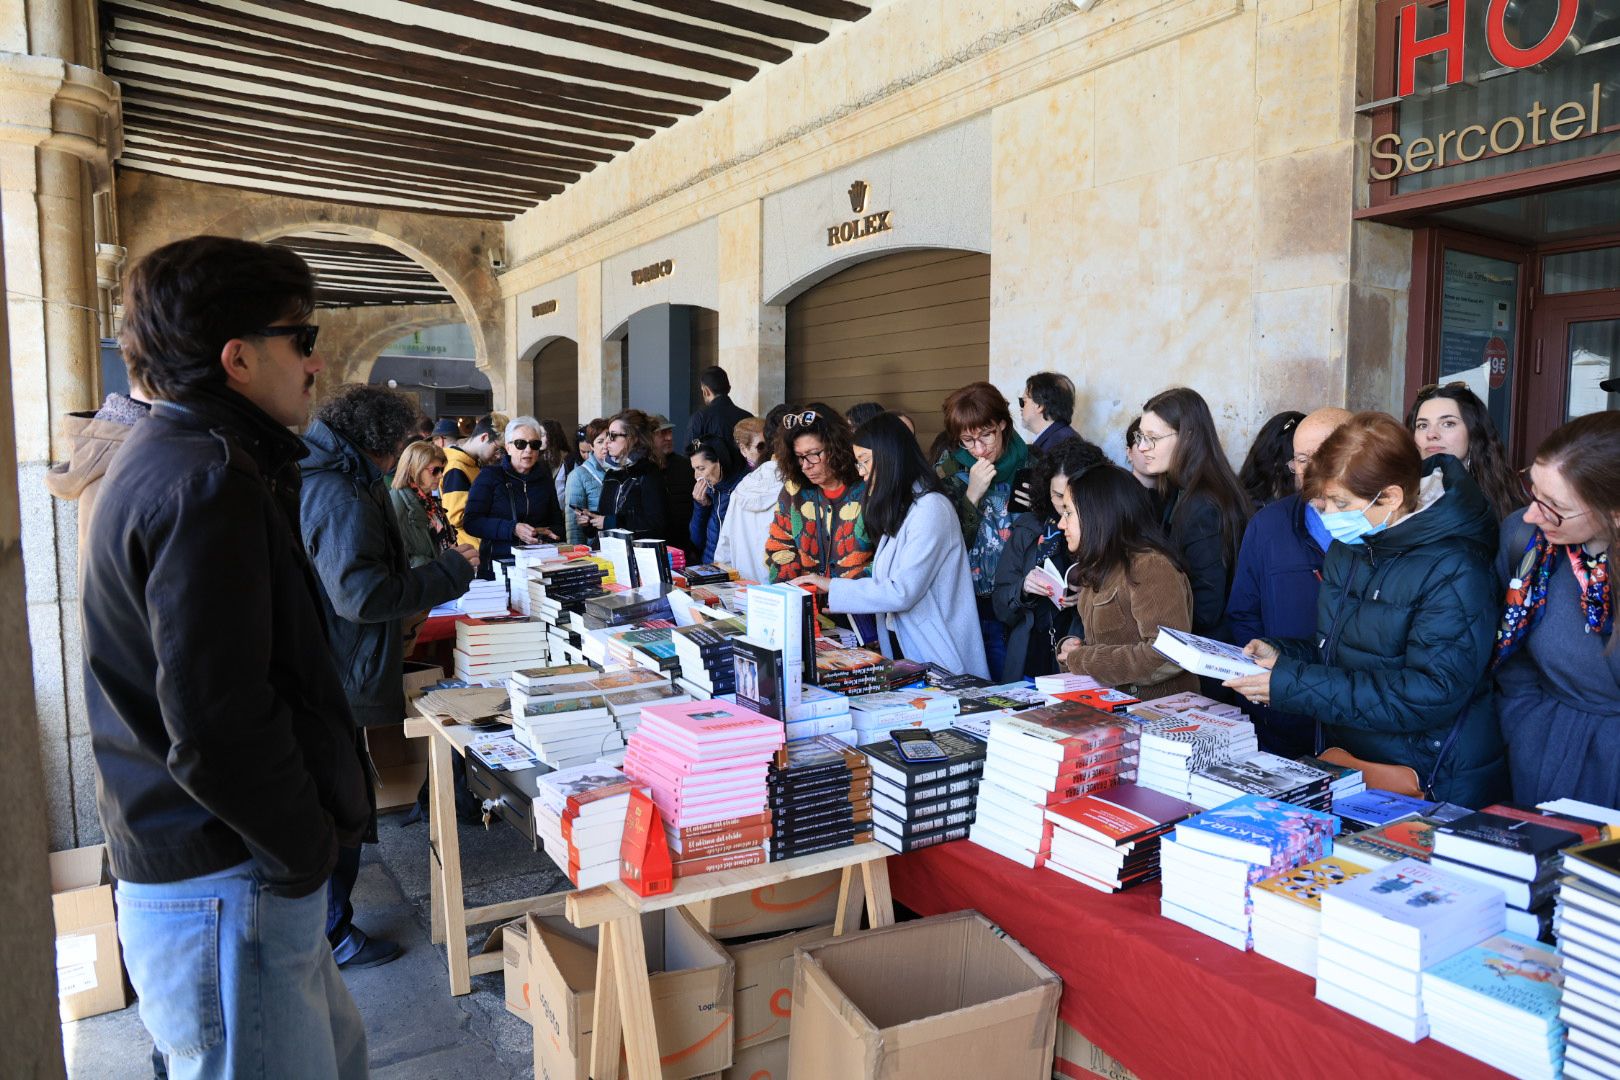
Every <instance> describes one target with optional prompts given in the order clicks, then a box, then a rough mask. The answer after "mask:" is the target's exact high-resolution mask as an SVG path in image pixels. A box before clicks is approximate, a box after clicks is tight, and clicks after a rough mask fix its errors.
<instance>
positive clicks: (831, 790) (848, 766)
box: [767, 735, 872, 862]
mask: <svg viewBox="0 0 1620 1080" xmlns="http://www.w3.org/2000/svg"><path fill="white" fill-rule="evenodd" d="M767 777H768V784H769V787H770V807H771V835H770V844H769V848H770V858H771V861H772V862H777V861H778V860H781V859H791V858H793V857H794V856H797V855H811V854H814V853H815V852H817V851H829V850H831V849H833V848H841V847H849V846H850V845H851V844H860V843H865V842H866V841H868V840H870V839H872V767H871V765H869V764H868V763H867V760H866V756H865V755H864V754H862V753H861V752H860V751H858V750H856V749H855V748H854V747H852V746H850V745H849V744H848V743H844V742H840V741H839V740H837V739H834V738H831V737H828V736H825V735H823V736H818V737H816V738H810V739H801V740H799V741H798V742H793V743H789V744H788V745H787V746H786V747H785V748H784V749H783V750H782V752H781V753H780V754H778V755H777V759H776V760H775V761H774V762H772V763H771V767H770V770H769V772H768V773H767Z"/></svg>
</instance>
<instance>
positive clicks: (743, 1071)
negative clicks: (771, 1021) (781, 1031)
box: [719, 1039, 788, 1080]
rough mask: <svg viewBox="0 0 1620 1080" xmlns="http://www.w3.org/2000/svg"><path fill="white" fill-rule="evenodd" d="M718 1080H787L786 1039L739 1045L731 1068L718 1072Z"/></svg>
mask: <svg viewBox="0 0 1620 1080" xmlns="http://www.w3.org/2000/svg"><path fill="white" fill-rule="evenodd" d="M719 1076H720V1080H787V1077H788V1041H787V1040H786V1039H772V1040H771V1041H770V1042H764V1043H757V1044H755V1045H753V1046H749V1047H746V1048H745V1047H739V1048H738V1049H737V1055H736V1057H734V1058H733V1059H732V1062H731V1068H729V1069H727V1070H726V1071H725V1072H723V1073H720V1074H719Z"/></svg>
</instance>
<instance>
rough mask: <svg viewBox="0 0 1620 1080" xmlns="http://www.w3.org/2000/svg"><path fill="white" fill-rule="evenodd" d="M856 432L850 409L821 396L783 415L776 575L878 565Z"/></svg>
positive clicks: (773, 557)
mask: <svg viewBox="0 0 1620 1080" xmlns="http://www.w3.org/2000/svg"><path fill="white" fill-rule="evenodd" d="M850 438H851V432H850V430H849V424H848V423H847V422H845V420H844V418H843V416H842V415H840V414H839V413H838V412H837V411H836V410H834V409H832V408H831V407H830V406H827V405H825V404H822V403H821V402H819V401H818V402H815V403H813V404H811V405H810V406H809V407H808V408H805V409H803V410H802V411H800V412H790V413H788V414H787V415H786V416H784V417H783V418H782V435H781V438H779V439H778V440H777V452H776V466H777V468H778V469H779V470H781V473H782V475H783V477H785V478H786V479H785V480H784V482H783V484H782V494H781V496H780V497H779V498H778V499H777V500H776V517H775V518H774V520H773V521H772V522H771V531H770V535H769V537H767V538H766V541H765V562H766V565H767V566H768V567H769V570H770V578H771V580H772V581H792V580H793V579H795V578H799V577H803V576H804V575H805V574H820V575H821V576H822V577H828V578H834V577H861V576H863V575H865V574H866V572H867V568H868V567H869V566H870V565H871V562H872V554H873V552H875V551H876V550H877V540H876V539H875V538H874V537H872V536H871V535H870V534H869V533H868V532H867V531H866V524H865V522H864V521H863V520H862V519H861V504H862V502H863V501H864V500H865V498H866V482H865V481H863V480H862V479H861V478H860V475H859V474H858V473H856V471H855V451H854V449H853V446H852V444H851V442H850ZM863 638H865V639H866V640H870V637H867V636H866V635H864V634H863Z"/></svg>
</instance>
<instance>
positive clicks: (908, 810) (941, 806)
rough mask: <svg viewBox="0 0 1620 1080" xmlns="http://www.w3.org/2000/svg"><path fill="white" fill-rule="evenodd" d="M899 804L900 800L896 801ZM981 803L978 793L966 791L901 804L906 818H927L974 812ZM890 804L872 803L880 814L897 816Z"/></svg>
mask: <svg viewBox="0 0 1620 1080" xmlns="http://www.w3.org/2000/svg"><path fill="white" fill-rule="evenodd" d="M896 802H898V800H896ZM978 802H979V793H978V792H977V791H966V792H961V793H959V794H956V795H947V796H945V797H944V798H943V799H927V800H924V801H923V802H918V803H909V804H907V803H899V806H900V808H901V810H902V812H903V814H904V816H905V817H906V818H919V819H920V818H927V817H934V816H936V815H938V814H949V813H952V812H954V811H957V810H972V809H973V808H974V807H975V806H977V805H978ZM889 806H890V803H888V802H883V803H879V802H877V801H876V800H874V801H873V803H872V809H873V810H874V811H875V812H877V813H880V814H888V815H889V816H890V817H894V816H895V815H894V814H893V813H891V812H890V811H889V809H888V808H889Z"/></svg>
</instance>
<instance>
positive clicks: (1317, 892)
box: [1255, 855, 1371, 911]
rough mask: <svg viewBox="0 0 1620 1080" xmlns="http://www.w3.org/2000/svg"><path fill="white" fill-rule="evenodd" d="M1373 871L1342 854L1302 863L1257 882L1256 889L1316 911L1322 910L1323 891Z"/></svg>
mask: <svg viewBox="0 0 1620 1080" xmlns="http://www.w3.org/2000/svg"><path fill="white" fill-rule="evenodd" d="M1370 872H1371V868H1370V867H1366V866H1362V865H1361V864H1360V863H1358V862H1352V861H1351V860H1349V859H1346V858H1344V857H1343V856H1342V855H1330V856H1328V857H1327V858H1325V859H1313V860H1312V861H1310V862H1308V863H1301V864H1300V865H1299V866H1295V867H1292V868H1291V869H1288V870H1285V871H1283V872H1282V873H1281V874H1278V875H1276V876H1275V877H1268V878H1266V879H1264V880H1263V881H1258V882H1256V883H1255V888H1258V889H1262V890H1264V891H1266V892H1269V893H1276V894H1277V895H1278V896H1280V897H1282V898H1284V899H1285V900H1292V901H1293V902H1295V903H1296V904H1303V905H1305V906H1306V907H1308V908H1310V909H1312V910H1313V911H1321V910H1322V893H1323V892H1325V891H1326V890H1328V889H1331V888H1333V887H1334V886H1335V885H1342V884H1344V883H1345V882H1346V881H1349V880H1350V879H1352V878H1357V877H1360V876H1361V875H1362V874H1366V873H1370Z"/></svg>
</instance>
